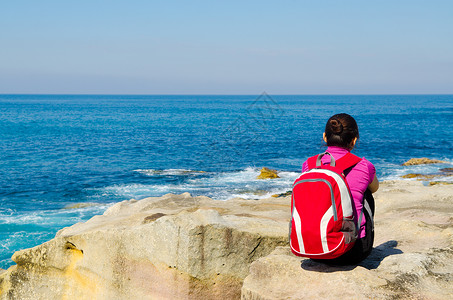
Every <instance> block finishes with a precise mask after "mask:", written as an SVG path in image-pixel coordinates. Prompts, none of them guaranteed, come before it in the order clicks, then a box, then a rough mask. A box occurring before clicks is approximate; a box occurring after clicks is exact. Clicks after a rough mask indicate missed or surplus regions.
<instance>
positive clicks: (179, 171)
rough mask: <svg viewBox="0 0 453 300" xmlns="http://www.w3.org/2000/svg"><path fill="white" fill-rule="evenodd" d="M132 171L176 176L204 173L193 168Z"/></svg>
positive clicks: (150, 174) (151, 174)
mask: <svg viewBox="0 0 453 300" xmlns="http://www.w3.org/2000/svg"><path fill="white" fill-rule="evenodd" d="M134 172H138V173H140V174H142V175H145V176H158V175H164V176H178V175H189V174H191V175H198V174H205V173H206V172H204V171H195V170H188V169H163V170H158V169H137V170H134Z"/></svg>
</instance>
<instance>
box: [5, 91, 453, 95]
mask: <svg viewBox="0 0 453 300" xmlns="http://www.w3.org/2000/svg"><path fill="white" fill-rule="evenodd" d="M262 94H267V95H274V96H452V95H453V93H382V94H381V93H369V94H367V93H357V94H355V93H351V94H348V93H346V94H335V93H326V94H318V93H309V94H296V93H290V94H280V93H277V94H271V93H268V92H266V91H263V92H261V93H257V94H255V93H243V94H239V93H238V94H236V93H233V94H216V93H212V94H210V93H200V94H196V93H187V94H184V93H175V94H171V93H155V94H141V93H140V94H138V93H137V94H135V93H130V94H127V93H118V94H113V93H0V96H7V95H11V96H13V95H14V96H33V95H35V96H259V95H262Z"/></svg>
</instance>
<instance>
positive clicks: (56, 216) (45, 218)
mask: <svg viewBox="0 0 453 300" xmlns="http://www.w3.org/2000/svg"><path fill="white" fill-rule="evenodd" d="M112 204H113V203H111V204H100V205H98V206H90V207H83V208H73V209H61V210H40V211H32V212H21V213H13V212H8V213H0V224H17V225H33V224H36V225H39V226H59V225H60V224H62V223H65V224H74V223H77V222H80V221H82V220H85V219H87V218H89V217H91V216H94V215H96V214H102V213H103V212H104V211H105V210H106V209H107V208H108V207H109V206H110V205H112Z"/></svg>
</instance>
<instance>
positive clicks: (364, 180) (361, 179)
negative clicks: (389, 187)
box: [302, 146, 376, 238]
mask: <svg viewBox="0 0 453 300" xmlns="http://www.w3.org/2000/svg"><path fill="white" fill-rule="evenodd" d="M327 152H329V153H330V154H332V156H333V158H334V159H335V160H338V159H340V158H341V157H343V156H344V155H345V154H346V153H348V152H349V150H347V149H345V148H341V147H335V146H331V147H328V148H327ZM322 163H323V164H328V163H330V157H329V155H324V156H323V158H322ZM305 171H308V164H307V161H305V162H304V164H303V165H302V172H305ZM375 175H376V169H375V167H374V166H373V164H372V163H370V162H369V161H368V160H366V159H365V158H362V160H361V161H360V162H359V163H358V164H356V165H355V166H354V167H353V168H352V169H351V171H350V172H349V173H348V174H347V175H346V181H347V182H348V185H349V188H350V189H351V194H352V198H353V199H354V207H353V211H354V218H355V219H356V220H359V217H358V215H357V212H361V211H362V207H363V194H364V193H365V191H366V189H367V187H368V185H369V184H370V183H371V182H372V181H373V179H374V176H375ZM364 225H365V218H363V217H362V224H360V231H359V237H360V238H362V237H364V236H365V226H364Z"/></svg>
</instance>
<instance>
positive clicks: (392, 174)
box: [379, 159, 453, 182]
mask: <svg viewBox="0 0 453 300" xmlns="http://www.w3.org/2000/svg"><path fill="white" fill-rule="evenodd" d="M443 161H446V162H447V163H439V164H425V165H414V166H402V165H396V164H392V165H388V166H386V168H385V170H384V175H383V176H382V178H379V180H417V178H402V177H401V176H403V175H407V174H411V173H413V174H424V175H430V174H436V175H438V177H437V176H436V177H435V178H433V179H431V180H436V181H447V182H453V176H448V175H449V174H448V173H446V172H442V171H440V169H442V168H451V167H452V166H453V162H452V160H448V159H443Z"/></svg>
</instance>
